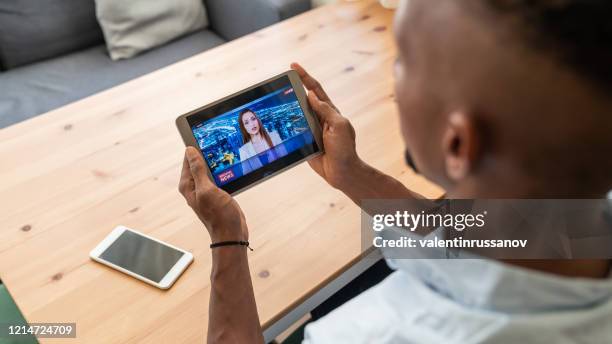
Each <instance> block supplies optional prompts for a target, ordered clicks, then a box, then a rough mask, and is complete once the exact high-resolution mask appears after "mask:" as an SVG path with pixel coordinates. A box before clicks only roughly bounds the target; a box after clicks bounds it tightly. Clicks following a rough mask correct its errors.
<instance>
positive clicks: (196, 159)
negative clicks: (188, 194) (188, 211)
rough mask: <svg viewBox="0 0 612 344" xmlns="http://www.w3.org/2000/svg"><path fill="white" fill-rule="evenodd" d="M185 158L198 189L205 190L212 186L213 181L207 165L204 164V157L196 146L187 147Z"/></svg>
mask: <svg viewBox="0 0 612 344" xmlns="http://www.w3.org/2000/svg"><path fill="white" fill-rule="evenodd" d="M185 159H186V160H187V164H188V165H189V171H190V173H191V177H192V178H193V181H194V182H195V188H196V190H200V191H204V190H206V189H209V188H210V187H212V182H211V181H210V179H209V178H208V175H207V173H206V166H204V158H203V157H202V155H200V152H198V150H197V149H195V148H194V147H187V149H185Z"/></svg>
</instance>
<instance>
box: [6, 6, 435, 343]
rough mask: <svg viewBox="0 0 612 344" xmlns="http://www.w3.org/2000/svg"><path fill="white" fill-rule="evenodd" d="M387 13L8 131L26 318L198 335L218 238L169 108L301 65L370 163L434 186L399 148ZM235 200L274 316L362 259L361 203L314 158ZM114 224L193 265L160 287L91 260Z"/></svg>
mask: <svg viewBox="0 0 612 344" xmlns="http://www.w3.org/2000/svg"><path fill="white" fill-rule="evenodd" d="M392 16H393V12H391V11H388V10H385V9H383V8H382V7H380V5H378V4H377V2H375V1H366V0H364V1H359V2H354V3H341V4H336V5H330V6H325V7H322V8H318V9H316V10H313V11H310V12H308V13H306V14H303V15H300V16H298V17H295V18H293V19H291V20H288V21H285V22H283V23H280V24H278V25H275V26H272V27H269V28H266V29H264V30H261V31H259V32H256V33H253V34H251V35H249V36H246V37H244V38H241V39H238V40H235V41H233V42H230V43H228V44H225V45H223V46H221V47H218V48H215V49H212V50H210V51H207V52H204V53H202V54H199V55H197V56H195V57H192V58H189V59H187V60H184V61H182V62H179V63H177V64H174V65H172V66H169V67H167V68H164V69H161V70H159V71H156V72H154V73H151V74H149V75H146V76H143V77H140V78H138V79H136V80H133V81H130V82H128V83H126V84H123V85H120V86H117V87H115V88H112V89H110V90H108V91H105V92H102V93H100V94H97V95H95V96H92V97H89V98H87V99H84V100H81V101H79V102H76V103H73V104H70V105H68V106H65V107H63V108H60V109H57V110H54V111H51V112H50V113H47V114H45V115H42V116H39V117H36V118H34V119H32V120H29V121H26V122H23V123H20V124H17V125H15V126H12V127H9V128H6V129H3V130H0V278H1V279H2V280H3V281H4V283H5V284H6V286H7V287H8V289H9V290H10V292H11V293H12V295H13V296H14V298H15V300H16V302H17V304H18V306H19V307H20V308H21V310H22V312H23V313H24V315H25V317H26V319H27V320H28V321H29V322H76V323H77V338H76V339H71V340H66V339H64V340H58V339H41V342H42V343H56V342H58V343H59V342H63V343H68V342H69V343H180V342H191V343H196V342H197V343H200V342H202V341H203V338H205V331H206V324H207V317H208V295H209V287H210V281H209V273H210V267H211V262H210V252H209V248H208V244H209V238H208V235H207V233H206V232H205V229H204V227H203V226H202V225H201V224H200V222H199V221H198V220H197V218H196V217H195V216H194V214H193V213H192V211H191V210H190V209H189V208H188V207H187V205H186V204H185V202H184V200H183V199H182V197H181V195H180V194H179V193H178V191H177V182H178V178H179V169H180V166H181V162H182V156H183V149H184V148H183V144H182V143H181V139H180V137H179V135H178V133H177V131H176V129H175V127H174V119H175V118H176V117H177V116H178V115H180V114H182V113H185V112H187V111H189V110H192V109H194V108H196V107H199V106H201V105H203V104H205V103H208V102H210V101H213V100H215V99H218V98H221V97H223V96H225V95H227V94H229V93H230V92H233V91H237V90H240V89H242V88H244V87H247V86H249V85H251V84H254V83H256V82H258V81H260V80H263V79H265V78H267V77H269V76H271V75H274V74H277V73H279V72H282V71H284V70H286V69H288V65H289V63H290V62H292V61H299V62H301V63H302V64H303V65H304V66H306V67H307V68H308V69H309V70H310V71H311V73H312V74H313V75H315V76H316V77H317V78H319V80H320V81H321V82H322V83H323V84H324V85H325V87H326V88H327V90H328V93H329V94H330V95H331V97H332V98H333V99H334V101H335V102H336V105H338V107H339V108H340V109H342V111H343V113H344V114H345V115H346V116H348V117H349V118H350V119H351V121H352V123H353V124H354V126H355V128H356V131H357V144H358V150H359V153H360V155H361V156H362V157H363V158H364V160H366V161H368V162H369V163H371V164H372V165H374V166H375V167H377V168H379V169H380V170H382V171H385V172H387V173H389V174H391V175H393V176H395V177H397V178H399V179H400V180H402V181H403V182H405V183H406V184H407V185H408V186H410V187H411V188H412V189H414V190H416V191H417V192H420V193H421V194H424V195H426V196H429V197H437V196H439V195H440V194H441V190H440V189H438V188H437V187H436V186H434V185H432V184H430V183H429V182H427V181H426V180H424V179H422V178H421V177H418V176H415V175H414V174H412V172H411V171H410V170H409V169H408V168H407V167H406V166H405V164H404V160H403V158H402V157H403V143H402V140H401V137H400V133H399V127H398V116H397V109H396V106H395V103H394V96H393V87H392V83H393V81H392V63H393V60H394V58H395V48H394V43H393V39H392V33H391V22H392ZM92 82H95V80H92ZM237 199H238V202H239V203H240V205H241V206H242V208H243V210H244V212H245V214H246V217H247V221H248V224H249V227H250V231H251V243H252V245H253V248H254V249H255V251H254V252H251V253H249V256H250V264H251V269H252V274H253V276H252V277H253V283H254V287H255V295H256V298H257V305H258V308H259V313H260V317H261V321H262V322H263V324H264V327H266V328H270V327H271V326H272V325H274V324H278V321H279V320H281V319H283V317H285V316H287V314H289V313H290V311H291V310H295V309H296V307H300V306H301V308H300V309H302V310H304V311H307V308H308V307H306V308H305V307H304V304H305V302H306V301H307V300H309V299H310V300H311V301H312V299H311V298H312V296H313V295H315V294H316V293H317V292H319V291H320V290H321V288H322V287H324V286H326V285H327V284H328V283H329V282H330V281H334V280H335V281H338V280H339V279H338V278H339V277H342V276H343V272H346V271H347V269H349V268H351V267H352V266H355V265H354V264H356V263H357V262H359V258H360V256H361V245H360V212H359V209H358V208H357V207H356V206H355V205H354V204H352V203H351V201H350V200H349V199H347V198H346V197H345V196H344V195H342V194H341V193H340V192H337V191H335V190H333V189H332V188H331V187H329V186H328V185H326V184H325V183H324V182H323V180H321V179H320V178H319V177H318V176H317V175H316V174H315V173H314V172H312V171H311V170H310V168H309V166H308V165H307V164H302V165H300V166H298V167H296V168H294V169H292V170H291V171H288V172H286V173H284V174H283V175H281V176H278V177H275V178H273V179H272V180H270V181H267V182H265V183H263V184H261V185H259V186H257V187H255V188H253V189H251V190H249V191H247V192H245V193H243V194H241V195H239V196H238V197H237ZM118 224H123V225H126V226H128V227H132V228H135V229H137V230H140V231H143V232H146V233H148V234H150V235H152V236H155V237H157V238H159V239H162V240H165V241H167V242H169V243H171V244H174V245H177V246H179V247H182V248H184V249H187V250H189V251H191V252H193V254H194V256H195V261H194V263H193V265H192V266H191V267H190V268H189V269H188V270H187V271H186V273H185V274H184V275H183V276H182V277H181V278H180V279H179V280H178V282H177V283H176V285H175V286H174V287H173V288H171V289H170V290H169V291H161V290H158V289H156V288H153V287H150V286H148V285H147V284H144V283H142V282H139V281H137V280H136V279H134V278H131V277H128V276H126V275H123V274H121V273H119V272H116V271H114V270H111V269H108V268H106V267H104V266H102V265H100V264H97V263H94V262H93V261H91V260H90V259H89V258H88V252H89V251H90V250H91V249H92V248H93V247H94V246H95V245H96V244H97V243H98V242H99V241H100V240H102V238H104V237H105V236H106V235H107V234H108V233H109V232H110V231H111V230H112V229H113V228H114V227H115V226H116V225H118ZM344 280H347V278H346V277H345V278H344ZM336 286H338V284H336ZM328 292H331V291H330V290H329V289H328ZM310 304H311V305H312V302H311V303H310ZM293 314H294V315H295V312H294V313H293ZM285 319H286V318H285ZM269 336H270V334H269V333H268V337H269Z"/></svg>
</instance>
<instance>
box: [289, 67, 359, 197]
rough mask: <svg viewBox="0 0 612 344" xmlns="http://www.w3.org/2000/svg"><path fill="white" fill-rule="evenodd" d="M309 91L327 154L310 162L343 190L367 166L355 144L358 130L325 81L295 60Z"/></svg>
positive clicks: (294, 68) (320, 173) (330, 181)
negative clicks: (341, 112) (314, 76)
mask: <svg viewBox="0 0 612 344" xmlns="http://www.w3.org/2000/svg"><path fill="white" fill-rule="evenodd" d="M291 68H292V69H293V70H295V71H296V72H297V73H298V75H299V76H300V79H302V83H303V84H304V86H305V87H306V89H307V90H308V103H309V104H310V107H311V108H312V110H313V111H314V112H315V114H316V115H317V117H318V119H319V122H320V123H321V128H322V130H323V146H324V149H325V153H324V154H322V155H319V156H317V157H315V158H312V159H310V160H309V161H308V162H309V164H310V167H312V169H313V170H315V172H317V173H318V174H319V175H320V176H321V177H323V179H325V181H327V182H328V183H329V184H330V185H331V186H332V187H334V188H336V189H340V190H342V189H343V186H344V184H343V183H344V182H345V181H347V179H349V178H347V177H348V176H349V175H350V174H351V173H354V172H355V170H356V169H357V168H359V167H361V166H362V165H363V163H362V161H361V160H360V159H359V156H358V155H357V150H356V146H355V129H354V128H353V126H352V125H351V123H350V122H349V120H348V119H347V118H346V117H343V116H342V115H341V114H340V112H339V111H338V108H336V106H335V105H334V104H333V103H332V101H331V100H330V99H329V97H328V96H327V93H325V91H324V90H323V88H322V87H321V84H320V83H319V82H318V81H317V80H316V79H314V78H313V77H312V76H310V74H308V72H306V70H305V69H304V68H303V67H302V66H300V65H299V64H297V63H292V64H291Z"/></svg>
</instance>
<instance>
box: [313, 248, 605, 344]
mask: <svg viewBox="0 0 612 344" xmlns="http://www.w3.org/2000/svg"><path fill="white" fill-rule="evenodd" d="M387 262H388V263H389V265H390V266H391V267H392V268H394V269H397V271H395V272H393V273H392V274H391V275H390V276H389V277H387V278H386V279H385V280H384V281H383V282H381V283H380V284H378V285H377V286H375V287H373V288H371V289H369V290H367V291H365V292H364V293H362V294H361V295H359V296H357V297H356V298H354V299H352V300H350V301H349V302H347V303H346V304H344V305H343V306H341V307H339V308H338V309H336V310H334V311H332V312H331V313H329V314H328V315H327V316H325V317H324V318H322V319H320V320H319V321H316V322H314V323H311V324H309V325H308V326H307V327H306V332H305V339H304V342H303V343H306V344H325V343H334V344H338V343H351V344H358V343H419V344H422V343H445V344H452V343H521V344H523V343H556V344H559V343H561V344H563V343H593V344H602V343H612V278H610V279H605V280H592V279H582V278H566V277H560V276H555V275H550V274H545V273H539V272H537V271H532V270H527V269H522V268H518V267H513V266H510V265H506V264H502V263H499V262H496V261H491V260H485V259H458V260H446V259H402V260H388V261H387Z"/></svg>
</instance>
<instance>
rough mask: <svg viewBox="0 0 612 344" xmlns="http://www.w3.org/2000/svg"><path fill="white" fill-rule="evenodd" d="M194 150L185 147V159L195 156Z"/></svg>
mask: <svg viewBox="0 0 612 344" xmlns="http://www.w3.org/2000/svg"><path fill="white" fill-rule="evenodd" d="M194 150H195V148H193V147H187V150H186V151H185V154H186V155H187V158H193V154H195V152H194Z"/></svg>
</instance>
